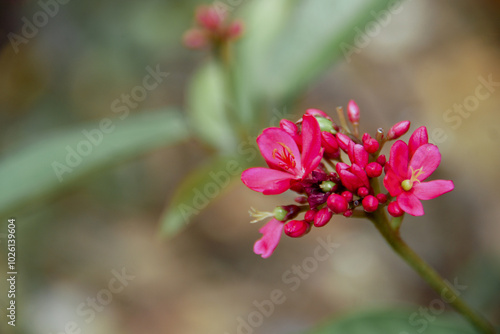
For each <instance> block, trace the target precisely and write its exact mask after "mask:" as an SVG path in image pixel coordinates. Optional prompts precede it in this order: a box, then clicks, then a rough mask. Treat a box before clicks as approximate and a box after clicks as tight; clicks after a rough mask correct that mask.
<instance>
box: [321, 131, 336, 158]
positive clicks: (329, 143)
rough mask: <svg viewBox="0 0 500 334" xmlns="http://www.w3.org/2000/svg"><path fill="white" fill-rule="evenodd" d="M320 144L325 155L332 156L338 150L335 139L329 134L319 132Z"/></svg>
mask: <svg viewBox="0 0 500 334" xmlns="http://www.w3.org/2000/svg"><path fill="white" fill-rule="evenodd" d="M321 144H322V145H321V146H323V147H324V148H325V152H326V153H330V154H333V153H335V152H337V151H338V150H339V144H338V143H337V139H335V136H334V135H332V134H331V133H330V132H326V131H323V132H321Z"/></svg>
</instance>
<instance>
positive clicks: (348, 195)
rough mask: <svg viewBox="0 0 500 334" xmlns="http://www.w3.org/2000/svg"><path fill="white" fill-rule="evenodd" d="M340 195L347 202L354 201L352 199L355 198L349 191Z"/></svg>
mask: <svg viewBox="0 0 500 334" xmlns="http://www.w3.org/2000/svg"><path fill="white" fill-rule="evenodd" d="M340 195H341V196H342V197H344V198H345V200H346V201H347V202H350V201H352V198H353V197H354V195H353V193H352V192H350V191H347V190H346V191H344V192H342V194H340Z"/></svg>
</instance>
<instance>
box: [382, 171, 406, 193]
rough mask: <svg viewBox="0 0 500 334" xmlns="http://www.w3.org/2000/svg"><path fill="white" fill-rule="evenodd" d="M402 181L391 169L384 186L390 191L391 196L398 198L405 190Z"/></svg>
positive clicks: (385, 178)
mask: <svg viewBox="0 0 500 334" xmlns="http://www.w3.org/2000/svg"><path fill="white" fill-rule="evenodd" d="M402 181H403V179H401V178H400V177H399V176H398V175H397V174H396V173H394V172H393V171H392V169H390V168H389V170H388V171H387V173H386V174H385V177H384V186H385V188H386V189H387V190H388V191H389V193H390V194H391V196H397V195H399V194H401V193H402V192H403V188H402V187H401V182H402Z"/></svg>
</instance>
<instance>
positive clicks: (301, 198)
mask: <svg viewBox="0 0 500 334" xmlns="http://www.w3.org/2000/svg"><path fill="white" fill-rule="evenodd" d="M294 201H295V202H297V203H299V204H306V203H307V197H305V196H297V197H295V200H294Z"/></svg>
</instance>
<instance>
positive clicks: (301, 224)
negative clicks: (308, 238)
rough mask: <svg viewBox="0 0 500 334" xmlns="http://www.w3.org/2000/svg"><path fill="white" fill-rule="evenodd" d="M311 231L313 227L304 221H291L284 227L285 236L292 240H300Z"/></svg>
mask: <svg viewBox="0 0 500 334" xmlns="http://www.w3.org/2000/svg"><path fill="white" fill-rule="evenodd" d="M310 229H311V225H309V224H308V223H306V222H305V221H303V220H291V221H289V222H288V223H286V224H285V226H284V231H285V234H286V235H288V236H289V237H292V238H299V237H301V236H303V235H305V234H306V233H307V232H309V230H310Z"/></svg>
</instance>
